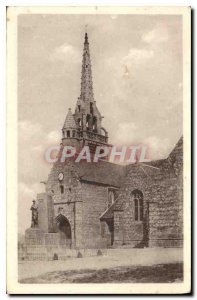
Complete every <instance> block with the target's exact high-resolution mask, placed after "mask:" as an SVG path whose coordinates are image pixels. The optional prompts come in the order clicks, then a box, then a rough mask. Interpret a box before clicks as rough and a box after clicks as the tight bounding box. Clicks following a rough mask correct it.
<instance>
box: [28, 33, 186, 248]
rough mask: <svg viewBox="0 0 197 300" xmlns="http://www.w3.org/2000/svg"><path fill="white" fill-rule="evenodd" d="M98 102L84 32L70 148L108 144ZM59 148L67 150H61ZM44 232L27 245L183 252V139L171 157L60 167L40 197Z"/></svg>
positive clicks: (68, 129) (67, 128)
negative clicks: (126, 162) (153, 249)
mask: <svg viewBox="0 0 197 300" xmlns="http://www.w3.org/2000/svg"><path fill="white" fill-rule="evenodd" d="M102 118H103V116H102V115H101V114H100V112H99V110H98V108H97V105H96V101H95V100H94V94H93V84H92V71H91V60H90V51H89V41H88V36H87V33H86V34H85V41H84V49H83V60H82V74H81V94H80V97H79V98H78V100H77V103H76V108H75V112H74V113H72V112H71V109H69V110H68V114H67V116H66V119H65V122H64V125H63V128H62V142H61V150H62V149H63V147H64V146H68V145H71V146H75V147H76V148H77V149H81V148H82V147H83V146H84V145H88V146H89V147H90V149H91V152H92V153H94V151H95V147H96V146H98V145H100V146H108V147H110V144H109V143H108V133H107V131H106V129H105V128H103V127H102ZM61 150H60V152H61ZM37 205H38V227H37V228H29V229H27V230H26V234H25V244H26V245H29V246H32V245H40V246H43V247H47V246H52V245H53V246H54V247H55V246H57V245H58V246H62V247H64V248H66V249H104V248H116V247H120V248H121V247H181V246H182V242H183V138H180V140H179V141H178V142H177V144H176V145H175V147H174V149H173V150H172V151H171V153H170V154H169V156H168V157H167V158H166V159H161V160H157V161H152V162H148V163H135V164H129V165H119V164H115V163H110V162H108V161H107V160H105V159H103V160H99V161H98V162H91V163H87V162H86V161H81V162H80V163H76V162H75V161H74V160H66V161H65V162H64V163H62V162H61V161H60V160H58V161H57V162H55V163H54V165H53V167H52V169H51V172H50V174H49V176H48V180H47V181H46V191H45V193H41V194H38V195H37Z"/></svg>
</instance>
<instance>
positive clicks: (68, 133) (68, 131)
mask: <svg viewBox="0 0 197 300" xmlns="http://www.w3.org/2000/svg"><path fill="white" fill-rule="evenodd" d="M66 135H67V137H68V138H69V137H70V130H67V131H66Z"/></svg>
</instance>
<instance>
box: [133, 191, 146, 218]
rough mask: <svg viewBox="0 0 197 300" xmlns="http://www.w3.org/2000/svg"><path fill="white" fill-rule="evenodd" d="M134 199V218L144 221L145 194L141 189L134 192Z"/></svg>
mask: <svg viewBox="0 0 197 300" xmlns="http://www.w3.org/2000/svg"><path fill="white" fill-rule="evenodd" d="M132 199H133V201H134V219H135V221H143V194H142V192H141V191H139V190H134V191H133V192H132Z"/></svg>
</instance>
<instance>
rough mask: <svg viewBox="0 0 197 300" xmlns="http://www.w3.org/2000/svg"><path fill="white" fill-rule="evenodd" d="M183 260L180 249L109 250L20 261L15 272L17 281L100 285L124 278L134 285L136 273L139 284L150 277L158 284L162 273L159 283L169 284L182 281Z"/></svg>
mask: <svg viewBox="0 0 197 300" xmlns="http://www.w3.org/2000/svg"><path fill="white" fill-rule="evenodd" d="M182 261H183V251H182V249H180V248H177V249H176V248H170V249H165V248H147V249H121V250H119V249H118V250H117V249H111V250H109V251H108V253H107V255H105V256H94V257H82V258H68V260H65V261H42V262H38V261H37V262H35V261H34V262H30V261H29V262H21V263H19V269H18V271H19V281H20V282H40V283H41V282H43V283H45V282H51V283H53V282H84V281H83V280H85V282H86V281H87V282H102V281H101V278H104V279H103V280H107V282H110V280H111V279H112V280H113V282H118V280H120V278H122V280H123V278H124V282H128V281H125V280H127V278H128V280H129V282H135V276H134V275H135V274H139V278H141V280H145V281H142V282H147V281H146V280H151V279H150V278H152V280H154V281H153V282H157V281H155V280H157V278H160V279H161V277H162V276H163V275H162V274H166V276H165V278H166V279H165V280H167V281H159V282H171V281H176V280H181V278H182V277H181V276H182V275H181V274H182V271H181V270H182ZM142 266H143V268H142ZM112 274H114V275H113V276H112ZM121 274H122V275H121ZM148 274H149V275H150V276H148ZM154 274H155V275H154ZM173 274H174V275H173ZM176 274H177V275H176ZM121 276H122V277H121ZM136 276H137V275H136ZM152 276H153V277H154V278H155V279H154V278H153V277H152ZM28 278H29V279H30V278H31V279H30V280H28ZM55 278H56V279H55ZM65 278H66V279H67V280H66V279H65ZM84 278H85V279H84ZM110 278H111V279H110ZM147 278H149V279H147ZM97 280H100V281H97ZM161 280H164V278H163V279H161ZM168 280H171V281H168ZM104 282H106V281H104ZM121 282H122V281H121ZM138 282H139V281H138ZM148 282H150V281H148Z"/></svg>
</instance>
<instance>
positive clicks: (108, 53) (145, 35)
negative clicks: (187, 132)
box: [18, 15, 182, 232]
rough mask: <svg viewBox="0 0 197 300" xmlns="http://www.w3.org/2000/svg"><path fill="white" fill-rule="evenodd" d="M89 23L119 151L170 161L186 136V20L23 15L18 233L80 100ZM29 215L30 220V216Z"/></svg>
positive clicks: (98, 95)
mask: <svg viewBox="0 0 197 300" xmlns="http://www.w3.org/2000/svg"><path fill="white" fill-rule="evenodd" d="M86 25H87V31H88V37H89V43H90V54H91V61H92V72H93V87H94V96H95V100H96V102H97V106H98V108H99V110H100V112H101V114H102V115H103V116H104V119H103V125H104V127H105V128H106V129H107V131H108V133H109V142H110V143H112V144H114V145H122V144H124V145H131V144H137V143H140V144H141V143H144V144H147V145H149V147H150V155H151V159H159V158H165V157H166V156H167V155H168V154H169V152H170V151H171V150H172V148H173V147H174V145H175V144H176V142H177V141H178V139H179V138H180V136H181V135H182V20H181V16H167V15H166V16H165V15H162V16H161V15H160V16H159V15H158V16H155V15H152V16H148V15H146V16H144V15H127V16H126V15H85V16H84V15H82V16H80V15H72V16H71V15H70V16H69V15H20V16H19V18H18V120H19V123H18V126H19V132H18V135H19V170H18V172H19V174H18V175H19V177H18V178H19V231H20V232H23V231H24V230H25V229H26V228H27V227H29V226H30V219H31V217H30V210H29V207H30V205H31V201H32V199H33V198H36V194H37V193H38V192H42V191H44V186H43V185H42V184H40V181H42V180H46V179H47V176H48V173H49V171H50V168H51V166H49V165H47V164H46V163H45V162H44V159H43V155H44V151H45V150H46V149H47V147H48V146H50V145H59V143H60V139H61V128H62V125H63V123H64V120H65V117H66V114H67V111H68V108H69V107H71V108H72V111H73V112H74V108H75V104H76V101H77V98H78V97H79V95H80V77H81V62H82V50H83V42H84V32H85V26H86ZM24 214H25V216H24Z"/></svg>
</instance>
